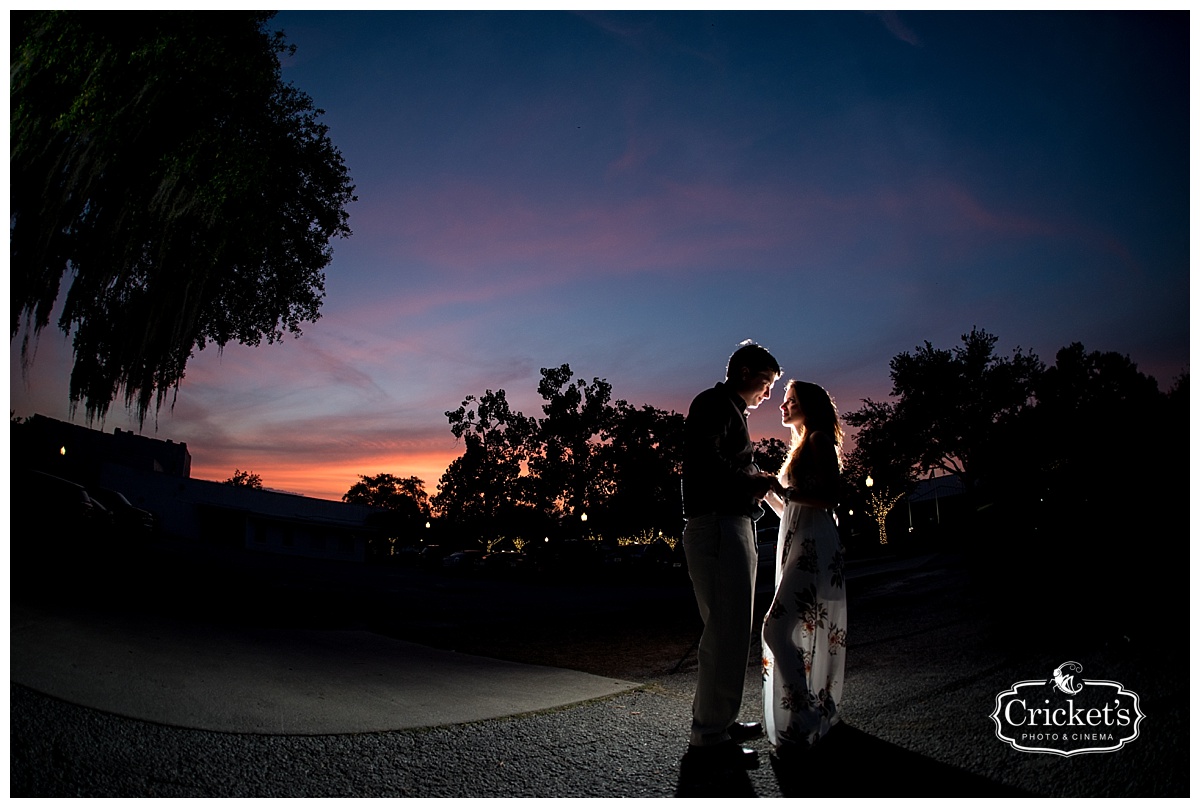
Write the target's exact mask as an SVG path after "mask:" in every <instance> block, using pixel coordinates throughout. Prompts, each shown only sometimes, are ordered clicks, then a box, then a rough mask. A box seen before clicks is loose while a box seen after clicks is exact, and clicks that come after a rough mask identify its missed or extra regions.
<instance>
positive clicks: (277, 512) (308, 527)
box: [10, 415, 379, 562]
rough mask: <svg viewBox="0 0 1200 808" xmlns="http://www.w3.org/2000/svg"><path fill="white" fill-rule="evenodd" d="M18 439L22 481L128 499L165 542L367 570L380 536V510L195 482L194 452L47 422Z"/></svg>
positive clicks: (29, 426)
mask: <svg viewBox="0 0 1200 808" xmlns="http://www.w3.org/2000/svg"><path fill="white" fill-rule="evenodd" d="M10 431H11V437H12V452H11V464H10V465H11V469H12V473H13V474H14V475H15V474H20V473H21V472H22V471H23V470H26V469H28V470H36V471H42V472H45V473H48V474H53V475H55V476H57V477H62V478H64V479H67V480H71V481H72V482H76V483H78V484H80V485H82V486H84V488H87V487H89V486H99V487H104V488H111V489H114V490H116V491H120V492H121V493H123V494H124V495H125V496H126V498H127V499H128V500H129V501H130V502H131V503H132V504H133V505H136V506H137V507H139V508H143V509H145V510H148V511H151V512H152V513H153V514H154V515H155V520H156V525H157V528H158V532H159V534H160V535H161V536H162V537H163V538H164V539H167V540H173V541H182V542H197V543H202V544H209V545H215V546H219V547H224V548H243V549H245V550H248V551H251V552H267V553H281V554H287V555H297V556H308V557H312V558H325V559H336V560H344V561H359V562H361V561H365V560H366V558H367V543H368V540H369V539H370V538H372V537H373V536H374V533H375V529H374V528H373V527H372V526H371V525H370V524H369V518H370V516H371V514H373V513H377V512H379V509H378V508H372V507H367V506H364V505H355V504H350V503H345V502H336V501H333V500H324V499H316V498H313V497H304V496H299V495H297V494H285V493H280V492H276V491H266V490H262V489H255V488H247V487H243V486H233V485H228V484H226V483H219V482H212V481H209V480H196V479H192V477H191V454H190V453H189V452H188V448H187V444H186V443H174V442H173V441H169V440H165V441H164V440H158V439H155V438H148V437H144V436H141V435H134V434H132V433H130V432H123V431H122V430H120V429H118V430H115V431H114V432H113V433H112V434H107V433H104V432H101V431H99V430H93V429H88V428H86V427H81V426H78V425H76V424H69V423H65V422H63V421H57V420H55V419H52V418H46V417H45V416H41V415H35V416H34V417H33V418H31V419H29V420H28V421H25V422H12V424H11V427H10ZM19 507H20V504H19V503H14V504H13V513H14V520H15V516H16V514H17V513H18V511H19Z"/></svg>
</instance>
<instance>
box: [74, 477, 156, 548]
mask: <svg viewBox="0 0 1200 808" xmlns="http://www.w3.org/2000/svg"><path fill="white" fill-rule="evenodd" d="M88 494H89V495H90V496H91V498H92V499H93V500H95V502H97V503H99V504H100V506H102V507H103V508H104V509H105V510H106V511H108V513H109V514H110V516H111V520H112V527H113V529H114V530H116V531H117V533H118V534H119V535H121V536H127V537H131V538H149V537H150V536H151V535H153V533H154V514H152V513H150V511H147V510H144V509H142V508H138V507H136V506H135V505H133V504H131V503H130V502H129V500H128V499H127V498H126V496H125V495H124V494H122V493H121V492H120V491H114V490H113V489H111V488H95V487H94V488H89V489H88Z"/></svg>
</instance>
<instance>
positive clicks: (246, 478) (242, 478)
mask: <svg viewBox="0 0 1200 808" xmlns="http://www.w3.org/2000/svg"><path fill="white" fill-rule="evenodd" d="M222 482H224V483H225V485H232V486H236V487H238V488H257V489H259V490H262V487H263V482H262V477H259V476H258V475H257V474H255V473H254V472H252V471H242V470H240V469H234V470H233V476H232V477H230V478H229V479H228V480H223V481H222Z"/></svg>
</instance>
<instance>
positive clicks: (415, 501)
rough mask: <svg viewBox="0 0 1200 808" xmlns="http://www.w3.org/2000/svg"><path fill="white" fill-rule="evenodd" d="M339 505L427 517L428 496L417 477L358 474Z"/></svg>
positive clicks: (422, 481)
mask: <svg viewBox="0 0 1200 808" xmlns="http://www.w3.org/2000/svg"><path fill="white" fill-rule="evenodd" d="M342 502H353V503H356V504H359V505H370V506H371V507H374V508H386V509H388V510H390V511H402V512H404V513H415V514H422V515H424V514H428V513H429V494H427V493H426V492H425V481H424V480H422V479H420V478H419V477H404V478H401V477H397V476H396V475H394V474H376V475H375V476H373V477H371V476H367V475H364V474H360V475H359V476H358V482H356V483H355V484H354V485H352V486H350V490H349V491H347V492H346V493H345V494H342Z"/></svg>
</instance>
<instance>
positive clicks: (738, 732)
mask: <svg viewBox="0 0 1200 808" xmlns="http://www.w3.org/2000/svg"><path fill="white" fill-rule="evenodd" d="M762 734H763V728H762V724H760V723H758V722H757V721H754V722H742V721H734V722H733V723H732V724H730V725H729V737H730V738H731V739H733V742H734V743H743V742H745V741H753V740H754V739H755V738H761V737H762Z"/></svg>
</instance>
